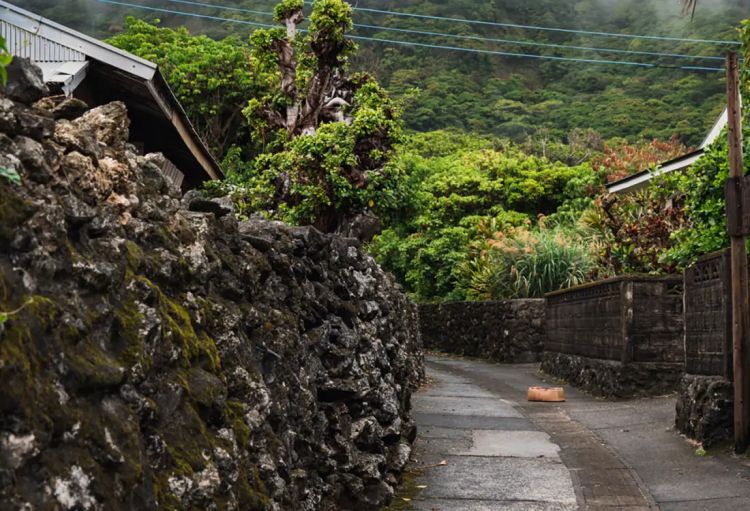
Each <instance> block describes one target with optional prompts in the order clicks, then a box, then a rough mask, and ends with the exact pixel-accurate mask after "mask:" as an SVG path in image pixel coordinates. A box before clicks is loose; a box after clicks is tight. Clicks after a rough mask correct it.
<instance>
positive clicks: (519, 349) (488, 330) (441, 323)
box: [419, 299, 545, 362]
mask: <svg viewBox="0 0 750 511" xmlns="http://www.w3.org/2000/svg"><path fill="white" fill-rule="evenodd" d="M419 320H420V330H421V332H422V339H423V341H424V343H425V346H426V347H429V348H433V349H438V350H441V351H446V352H449V353H456V354H459V355H469V356H474V357H482V358H486V359H488V360H495V361H498V362H534V361H538V360H539V357H540V355H541V351H542V346H543V344H544V335H545V326H544V300H535V299H528V300H505V301H495V302H451V303H443V304H421V305H420V306H419Z"/></svg>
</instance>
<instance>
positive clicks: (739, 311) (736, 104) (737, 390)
mask: <svg viewBox="0 0 750 511" xmlns="http://www.w3.org/2000/svg"><path fill="white" fill-rule="evenodd" d="M727 108H728V114H729V178H730V179H735V180H736V182H737V183H741V182H742V179H741V178H742V176H743V174H744V166H743V162H742V112H741V105H740V80H739V63H738V58H737V53H734V52H732V53H729V54H728V55H727ZM742 195H743V194H742V193H740V196H742ZM733 202H734V204H731V205H730V204H727V207H728V208H729V207H732V208H739V209H740V211H739V212H737V213H739V217H740V218H742V217H743V216H744V215H743V213H744V214H747V211H743V209H746V208H747V207H748V204H744V202H745V201H743V200H736V201H733ZM733 213H735V212H731V211H727V214H728V215H730V214H733ZM735 214H736V213H735ZM730 239H731V245H730V246H731V248H730V252H731V258H732V262H731V266H732V345H733V349H732V351H733V360H734V361H733V368H734V450H735V452H736V453H738V454H740V453H743V452H745V451H746V450H747V447H748V441H750V296H749V294H750V293H749V290H748V272H747V248H746V245H745V236H744V235H738V233H736V232H735V233H732V235H731V238H730Z"/></svg>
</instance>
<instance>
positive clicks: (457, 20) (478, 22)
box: [305, 0, 742, 46]
mask: <svg viewBox="0 0 750 511" xmlns="http://www.w3.org/2000/svg"><path fill="white" fill-rule="evenodd" d="M305 3H306V4H312V1H310V0H306V1H305ZM352 9H354V10H355V11H362V12H372V13H377V14H388V15H390V16H400V17H408V18H420V19H430V20H438V21H450V22H454V23H468V24H473V25H489V26H493V27H505V28H521V29H525V30H542V31H547V32H566V33H571V34H586V35H595V36H602V37H623V38H628V39H652V40H656V41H678V42H688V43H705V44H720V45H725V44H726V45H732V46H739V45H741V44H742V43H740V42H738V41H721V40H715V39H692V38H682V37H669V36H658V35H639V34H618V33H615V32H597V31H592V30H578V29H572V28H557V27H540V26H535V25H520V24H517V23H501V22H497V21H483V20H469V19H463V18H450V17H447V16H433V15H429V14H416V13H410V12H399V11H388V10H384V9H370V8H367V7H355V6H353V7H352Z"/></svg>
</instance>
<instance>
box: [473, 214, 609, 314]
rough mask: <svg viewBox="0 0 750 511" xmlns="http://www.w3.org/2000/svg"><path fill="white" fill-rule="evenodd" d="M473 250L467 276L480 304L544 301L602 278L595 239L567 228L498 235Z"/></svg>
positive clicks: (483, 241) (479, 243) (525, 228)
mask: <svg viewBox="0 0 750 511" xmlns="http://www.w3.org/2000/svg"><path fill="white" fill-rule="evenodd" d="M472 252H473V255H472V256H471V257H470V258H469V259H468V260H467V261H466V263H465V265H464V267H463V269H462V277H463V285H464V286H465V287H466V294H467V297H468V298H470V299H475V300H499V299H508V298H541V297H543V296H544V295H545V294H546V293H549V292H551V291H556V290H559V289H565V288H567V287H571V286H576V285H579V284H582V283H584V282H587V281H589V280H591V279H593V278H594V277H595V276H597V265H596V262H595V257H594V254H593V245H592V243H591V241H590V240H586V239H584V238H583V237H581V236H580V235H579V234H577V233H575V232H572V231H567V230H564V229H562V228H556V229H545V228H544V226H543V225H541V226H539V227H537V228H535V229H528V228H527V227H522V228H515V229H508V230H505V231H498V232H495V233H493V234H492V236H491V237H490V238H488V239H485V240H482V241H480V242H478V243H477V244H475V245H474V247H472Z"/></svg>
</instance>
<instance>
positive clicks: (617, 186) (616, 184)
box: [606, 149, 704, 193]
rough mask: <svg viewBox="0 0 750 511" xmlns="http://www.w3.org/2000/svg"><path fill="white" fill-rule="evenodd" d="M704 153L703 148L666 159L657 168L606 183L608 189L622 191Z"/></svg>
mask: <svg viewBox="0 0 750 511" xmlns="http://www.w3.org/2000/svg"><path fill="white" fill-rule="evenodd" d="M703 153H704V150H703V149H696V150H695V151H692V152H690V153H687V154H683V155H682V156H678V157H677V158H674V159H672V160H668V161H665V162H664V163H661V164H659V166H658V167H657V168H656V169H646V170H642V171H640V172H636V173H635V174H631V175H629V176H625V177H623V178H620V179H618V180H616V181H610V182H609V183H607V185H606V186H607V191H608V192H609V193H617V192H622V191H625V190H628V189H631V188H634V187H636V186H638V185H640V184H642V183H645V182H647V181H649V180H650V179H651V178H652V177H653V176H658V175H660V174H666V173H667V172H673V171H675V170H680V169H684V168H686V167H689V166H690V165H692V164H693V163H695V162H696V161H697V160H698V159H699V158H700V157H701V156H703Z"/></svg>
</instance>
